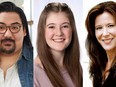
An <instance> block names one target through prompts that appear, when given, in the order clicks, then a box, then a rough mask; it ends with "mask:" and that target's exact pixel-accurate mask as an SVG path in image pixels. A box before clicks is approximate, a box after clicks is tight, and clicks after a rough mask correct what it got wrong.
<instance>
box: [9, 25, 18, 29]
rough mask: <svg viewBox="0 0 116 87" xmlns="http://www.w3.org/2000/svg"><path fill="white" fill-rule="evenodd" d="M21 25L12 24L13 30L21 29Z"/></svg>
mask: <svg viewBox="0 0 116 87" xmlns="http://www.w3.org/2000/svg"><path fill="white" fill-rule="evenodd" d="M19 27H20V26H19V25H11V29H12V30H18V29H19Z"/></svg>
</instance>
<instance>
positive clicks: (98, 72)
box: [85, 1, 116, 87]
mask: <svg viewBox="0 0 116 87" xmlns="http://www.w3.org/2000/svg"><path fill="white" fill-rule="evenodd" d="M103 12H108V13H110V14H111V15H112V16H113V17H114V20H115V22H116V3H115V2H113V1H107V2H102V3H100V4H98V5H96V6H94V7H93V8H92V9H91V10H90V11H89V13H88V15H87V18H86V22H85V23H86V28H87V31H88V35H87V39H86V48H87V51H88V54H89V58H90V70H89V72H90V76H91V77H92V78H93V87H100V86H99V85H101V84H102V83H101V82H102V81H101V80H102V71H104V70H105V67H106V63H107V61H108V59H107V55H106V51H105V50H104V49H103V48H102V46H101V45H100V44H99V42H98V41H97V39H96V36H95V19H96V17H97V16H98V15H100V14H102V13H103ZM96 83H97V84H98V85H97V84H96Z"/></svg>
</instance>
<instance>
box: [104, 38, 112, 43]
mask: <svg viewBox="0 0 116 87" xmlns="http://www.w3.org/2000/svg"><path fill="white" fill-rule="evenodd" d="M112 40H113V38H109V39H103V40H102V41H103V42H104V43H105V44H110V43H111V42H112Z"/></svg>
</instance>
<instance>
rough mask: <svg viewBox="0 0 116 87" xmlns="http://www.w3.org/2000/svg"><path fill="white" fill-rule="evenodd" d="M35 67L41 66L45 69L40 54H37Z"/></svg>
mask: <svg viewBox="0 0 116 87" xmlns="http://www.w3.org/2000/svg"><path fill="white" fill-rule="evenodd" d="M34 67H39V68H41V69H43V65H42V62H41V60H40V58H39V56H36V57H35V59H34Z"/></svg>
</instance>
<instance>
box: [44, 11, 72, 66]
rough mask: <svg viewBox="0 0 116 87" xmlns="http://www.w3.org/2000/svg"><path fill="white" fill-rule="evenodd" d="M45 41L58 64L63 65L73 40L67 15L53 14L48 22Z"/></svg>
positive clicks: (61, 13)
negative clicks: (65, 53) (66, 52)
mask: <svg viewBox="0 0 116 87" xmlns="http://www.w3.org/2000/svg"><path fill="white" fill-rule="evenodd" d="M45 39H46V43H47V45H48V46H49V48H50V50H51V52H52V54H53V56H54V58H55V60H56V62H57V63H58V65H59V66H62V65H63V57H64V52H65V49H66V48H67V47H68V46H69V44H70V42H71V39H72V29H71V25H70V22H69V19H68V18H67V16H66V14H65V13H63V12H58V13H55V12H51V13H50V14H49V15H48V17H47V20H46V28H45Z"/></svg>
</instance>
